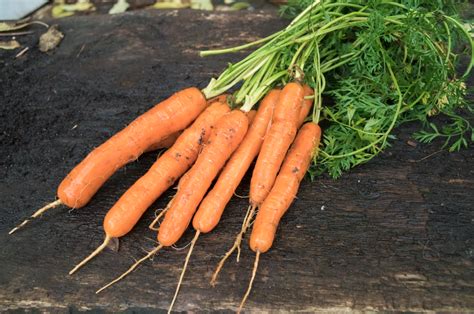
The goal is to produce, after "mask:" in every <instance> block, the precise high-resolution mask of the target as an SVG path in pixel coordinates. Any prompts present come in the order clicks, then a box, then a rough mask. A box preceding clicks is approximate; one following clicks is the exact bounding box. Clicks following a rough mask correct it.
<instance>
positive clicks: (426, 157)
mask: <svg viewBox="0 0 474 314" xmlns="http://www.w3.org/2000/svg"><path fill="white" fill-rule="evenodd" d="M443 151H444V149H440V150H438V151H436V152H434V153H431V154H429V155H428V156H425V157H423V158H421V159H419V160H415V162H420V161H423V160H425V159H428V158H430V157H433V156H434V155H436V154H439V153H441V152H443Z"/></svg>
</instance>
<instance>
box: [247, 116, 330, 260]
mask: <svg viewBox="0 0 474 314" xmlns="http://www.w3.org/2000/svg"><path fill="white" fill-rule="evenodd" d="M320 139H321V129H320V127H319V126H318V125H317V124H315V123H312V122H309V123H306V124H305V125H304V126H303V127H302V128H301V130H300V131H299V132H298V135H297V137H296V139H295V141H294V143H293V145H292V147H291V149H290V151H289V152H288V155H287V157H286V158H285V162H284V163H283V165H282V167H281V170H280V173H279V174H278V177H277V179H276V180H275V184H274V186H273V188H272V190H271V192H270V193H269V195H268V196H267V198H266V199H265V201H264V202H263V203H262V205H261V206H260V209H259V211H258V214H257V218H256V219H255V222H254V224H253V229H252V234H251V236H250V248H251V249H252V250H253V251H254V252H260V253H265V252H267V251H268V250H269V249H270V247H271V246H272V243H273V240H274V238H275V234H276V230H277V227H278V224H279V222H280V219H281V217H282V216H283V215H284V214H285V212H286V211H287V210H288V208H289V207H290V205H291V203H292V202H293V200H294V198H295V196H296V194H297V192H298V188H299V186H300V183H301V180H302V179H303V177H304V175H305V173H306V171H307V170H308V167H309V165H310V162H311V159H312V157H313V154H314V153H315V152H316V150H317V148H318V146H319V142H320Z"/></svg>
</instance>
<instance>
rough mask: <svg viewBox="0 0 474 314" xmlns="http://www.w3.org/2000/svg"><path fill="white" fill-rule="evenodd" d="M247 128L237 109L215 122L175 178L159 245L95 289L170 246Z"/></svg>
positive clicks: (241, 113)
mask: <svg viewBox="0 0 474 314" xmlns="http://www.w3.org/2000/svg"><path fill="white" fill-rule="evenodd" d="M247 128H248V118H247V116H246V114H244V113H243V112H241V111H240V110H234V111H232V112H230V113H228V114H226V115H224V116H223V117H222V118H221V119H220V120H219V121H218V122H217V123H216V126H215V127H214V129H213V131H212V134H211V136H210V137H209V139H208V141H207V142H206V143H205V145H204V147H203V149H202V152H201V153H200V154H199V156H198V158H197V160H196V162H195V163H194V165H193V166H192V168H191V169H190V170H189V171H188V172H187V173H186V174H185V175H184V176H183V177H181V179H180V181H179V184H178V191H177V193H176V195H175V196H174V197H173V199H172V200H171V203H170V206H169V209H168V211H167V212H166V215H165V218H164V220H163V222H162V223H161V225H160V229H159V232H158V242H159V245H158V246H157V247H156V248H155V249H154V250H152V251H151V252H149V253H148V254H147V255H146V256H145V257H143V258H142V259H140V260H139V261H138V262H136V263H135V264H133V265H132V266H131V267H130V268H129V269H128V270H127V271H126V272H125V273H123V274H122V275H121V276H119V277H118V278H116V279H115V280H113V281H112V282H110V283H109V284H107V285H106V286H104V287H103V288H101V289H99V290H98V291H97V292H100V291H102V290H104V289H105V288H107V287H109V286H110V285H112V284H114V283H116V282H118V281H119V280H121V279H122V278H124V277H125V276H126V275H127V274H129V273H130V272H131V271H133V270H134V269H135V268H136V267H137V266H138V265H139V264H140V263H141V262H143V261H144V260H146V259H148V258H149V257H151V256H152V255H153V254H155V253H156V252H157V251H158V250H160V249H161V248H162V247H164V246H171V245H173V244H175V243H176V242H177V241H178V240H179V238H181V236H182V235H183V233H184V231H185V230H186V228H187V226H188V225H189V223H190V221H191V218H192V216H193V214H194V212H195V210H196V208H197V207H198V205H199V203H200V202H201V200H202V198H203V197H204V194H205V193H206V192H207V190H208V189H209V187H210V185H211V183H212V181H213V179H214V178H215V177H216V176H217V174H218V173H219V171H220V170H221V169H222V167H223V166H224V164H225V162H226V161H227V159H229V157H230V155H231V154H232V152H233V151H234V150H235V149H236V148H237V147H238V145H239V144H240V142H241V141H242V139H243V137H244V136H245V133H246V132H247ZM198 236H199V232H197V233H196V236H195V238H194V240H193V242H192V245H191V248H190V252H192V248H193V247H194V243H195V242H196V241H197V237H198ZM189 254H190V253H189ZM188 260H189V258H187V259H186V262H185V267H184V268H183V272H182V274H181V277H180V278H181V279H180V282H181V281H182V278H183V276H184V270H185V269H186V265H187V262H188ZM178 290H179V284H178V288H177V290H176V293H175V296H174V298H173V302H172V304H171V306H170V309H171V308H172V306H173V304H174V301H175V300H176V296H177V293H178Z"/></svg>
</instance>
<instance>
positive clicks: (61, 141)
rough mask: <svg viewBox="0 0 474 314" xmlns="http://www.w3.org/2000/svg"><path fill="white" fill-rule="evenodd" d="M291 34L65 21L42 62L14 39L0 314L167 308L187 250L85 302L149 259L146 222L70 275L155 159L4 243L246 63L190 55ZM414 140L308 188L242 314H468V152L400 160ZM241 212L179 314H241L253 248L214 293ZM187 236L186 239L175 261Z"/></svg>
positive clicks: (30, 41)
mask: <svg viewBox="0 0 474 314" xmlns="http://www.w3.org/2000/svg"><path fill="white" fill-rule="evenodd" d="M285 23H286V21H283V20H280V19H279V18H278V17H277V15H276V12H275V11H255V12H252V13H248V12H237V13H203V12H199V11H188V10H183V11H179V12H178V11H163V12H156V11H142V12H133V13H127V14H123V15H118V16H83V17H71V18H66V19H63V20H60V22H59V25H60V29H61V30H62V31H63V32H64V33H65V35H66V36H65V38H64V40H63V42H62V43H61V45H60V47H59V48H58V49H57V50H56V51H54V52H53V53H51V54H42V53H40V52H39V51H38V49H37V47H36V41H37V35H29V36H28V37H22V38H20V39H19V40H20V41H21V42H22V43H24V44H27V45H29V46H30V47H31V48H30V50H29V51H28V52H27V53H26V54H25V55H24V56H23V57H20V58H18V59H15V58H14V55H15V52H0V69H1V71H0V107H1V108H0V143H1V144H0V145H1V146H0V147H1V154H0V178H1V180H0V195H1V203H0V311H1V312H5V311H7V310H10V311H13V310H17V309H18V310H20V311H28V310H39V311H53V312H56V311H58V312H68V311H71V312H74V311H79V310H80V311H104V312H113V311H119V310H120V311H124V312H128V313H131V312H135V311H138V312H156V311H158V310H162V311H164V310H165V309H167V307H168V305H169V302H170V301H171V298H172V294H173V292H174V289H175V286H176V282H177V279H178V277H179V273H180V270H181V267H182V265H183V260H184V257H185V255H186V253H187V250H186V249H167V250H164V251H162V252H160V253H159V254H158V255H157V256H156V257H155V258H154V259H153V261H148V262H146V263H145V264H144V265H143V266H142V267H140V268H139V269H138V270H137V271H136V272H135V273H133V274H132V275H131V276H129V277H128V279H127V280H125V281H123V282H122V283H120V284H118V285H117V286H115V287H114V288H112V289H110V290H109V291H106V292H104V293H103V294H101V295H98V296H97V295H95V294H94V291H95V290H96V289H97V288H99V287H100V286H101V285H102V284H104V283H106V282H107V281H109V280H111V279H112V278H114V277H115V276H116V275H117V274H119V273H120V272H121V271H123V270H125V269H126V268H127V267H128V265H129V264H130V263H131V262H132V261H133V258H138V257H140V256H142V254H143V250H144V249H150V248H152V247H153V246H154V244H155V243H154V242H153V240H154V239H155V237H156V234H155V233H154V232H151V231H149V230H148V229H147V225H148V223H149V222H150V220H151V219H152V218H153V210H150V211H149V212H148V213H147V214H146V215H145V217H144V219H142V221H141V222H140V223H139V225H138V226H137V227H136V228H135V229H134V231H133V232H132V233H130V234H129V235H127V236H126V237H124V238H123V239H122V241H121V244H120V250H119V252H113V251H110V250H107V251H105V252H104V253H103V254H102V255H101V256H100V257H97V258H96V259H94V260H93V261H92V262H91V263H90V264H89V265H88V266H86V267H84V268H83V269H82V270H81V271H80V272H78V273H77V274H76V275H74V276H68V275H67V273H68V271H69V270H70V269H71V267H72V266H73V265H74V264H75V263H77V262H78V261H79V260H81V259H82V258H83V257H84V256H85V255H86V254H89V252H90V251H91V250H93V249H94V248H95V247H96V246H97V245H98V244H99V243H100V242H101V241H102V239H103V231H102V219H103V217H104V214H105V212H106V211H107V210H108V209H109V208H110V207H111V206H112V205H113V203H114V202H115V201H116V200H117V199H118V198H119V196H120V195H121V194H122V193H123V192H124V191H125V190H126V189H127V187H129V186H130V185H131V184H132V183H133V182H134V181H135V180H136V179H137V178H139V177H140V175H142V174H143V173H144V172H145V171H146V170H147V168H148V167H149V166H150V165H151V164H152V163H153V161H154V160H155V158H156V155H157V153H148V154H145V155H144V156H143V157H141V158H140V159H139V160H138V161H137V162H135V163H132V164H130V165H128V166H127V167H126V168H125V169H122V170H120V171H119V172H118V173H117V174H115V175H114V176H113V177H112V178H111V179H110V180H109V181H108V182H107V183H106V184H105V185H104V187H103V188H102V189H101V190H100V191H99V193H98V194H97V195H96V197H94V199H93V200H92V201H91V202H90V204H89V205H88V206H87V207H85V208H82V209H77V210H74V211H69V210H68V209H66V208H64V207H63V208H58V209H55V210H52V211H51V212H49V213H48V214H45V215H44V216H43V217H42V218H41V219H39V220H37V221H35V222H34V223H31V224H30V225H29V226H28V227H27V228H25V229H24V230H22V231H20V232H18V233H17V234H15V235H13V236H8V235H7V232H8V231H9V230H10V228H11V227H12V226H13V225H15V224H16V223H18V222H19V221H20V220H21V219H22V218H23V217H25V216H26V215H28V214H30V213H31V212H32V211H33V210H35V209H37V208H38V207H40V206H42V205H44V204H46V203H48V202H50V201H52V200H54V199H55V191H56V187H57V185H58V184H59V182H60V181H61V179H62V178H63V177H64V176H65V175H66V174H67V172H68V171H69V170H70V169H71V168H72V167H73V166H74V165H75V164H77V163H78V162H79V161H80V160H81V159H82V158H84V156H85V155H86V154H87V153H88V152H89V151H90V150H91V149H92V148H94V147H95V146H97V145H99V144H100V143H101V142H103V141H105V140H106V139H107V138H108V137H110V136H111V135H112V134H114V133H115V132H117V131H118V130H120V129H121V128H123V127H124V126H125V125H126V124H127V123H129V122H130V121H131V120H133V119H134V118H135V117H136V116H137V115H138V114H140V113H142V112H144V111H146V110H147V109H148V108H150V107H151V106H152V105H153V104H154V103H157V102H158V101H160V100H162V99H164V98H166V97H167V96H169V95H170V94H171V93H173V92H175V91H177V90H179V89H181V88H183V87H186V86H194V85H197V86H199V87H204V86H205V85H206V83H207V81H208V80H209V79H210V78H211V77H212V76H214V75H216V74H218V73H219V72H220V71H221V70H222V69H223V68H224V67H225V65H226V64H227V62H229V61H235V60H238V59H239V58H241V57H242V56H243V55H244V54H235V55H227V56H218V57H211V58H200V57H198V55H197V52H198V50H200V49H207V48H223V47H227V46H232V45H237V44H241V43H245V42H248V41H250V40H255V39H257V38H260V37H261V36H264V35H267V34H270V33H271V32H273V31H275V30H278V29H280V28H281V27H282V26H284V25H285ZM472 83H473V82H472V77H471V80H470V86H471V87H472V85H473V84H472ZM471 100H472V97H471ZM417 128H419V125H418V124H416V123H413V124H409V125H405V126H403V127H402V128H400V129H399V130H397V131H396V135H397V137H398V139H397V140H396V141H394V142H393V147H391V148H389V149H387V150H386V152H384V153H383V154H382V155H380V156H379V157H377V158H375V159H373V160H372V161H371V162H370V163H368V164H365V165H362V166H359V167H358V168H356V169H354V170H353V171H351V172H349V173H347V174H345V175H344V176H343V177H342V178H341V179H339V180H337V181H334V180H332V179H330V178H328V177H325V176H324V177H321V178H318V179H317V180H316V181H315V182H313V183H311V182H310V181H309V180H308V179H305V180H304V181H303V183H302V186H301V190H300V193H299V195H298V199H297V200H296V201H295V202H294V204H293V206H292V207H291V209H290V210H289V211H288V213H287V214H286V216H285V217H284V218H283V220H282V222H281V225H280V227H279V230H278V235H277V238H276V241H275V243H274V247H273V248H272V249H271V250H270V251H269V252H268V253H267V254H264V255H262V258H261V263H260V267H259V272H258V275H257V278H256V280H255V284H254V289H253V292H252V295H251V296H250V298H249V300H248V304H247V307H246V309H247V310H252V311H255V312H261V311H276V310H281V311H290V310H295V311H307V312H313V311H316V310H322V311H327V310H330V309H334V310H337V311H343V310H347V309H353V310H370V309H375V310H403V311H407V310H413V311H419V310H455V311H469V310H471V311H473V310H474V268H473V265H472V264H473V262H474V212H473V211H472V208H473V205H474V163H473V157H474V148H470V149H465V150H462V151H461V152H457V153H452V154H449V153H447V152H446V151H441V146H442V143H441V142H435V143H433V144H430V145H424V144H419V143H418V144H417V145H416V146H414V145H413V143H411V145H409V144H408V143H407V142H408V141H409V140H410V135H411V134H412V133H413V131H414V130H416V129H417ZM248 186H249V177H248V176H247V177H246V178H245V180H244V181H243V183H242V185H241V186H240V187H239V189H238V191H237V192H238V194H239V195H246V194H248ZM172 194H173V191H168V192H167V193H166V194H165V195H164V196H163V197H161V198H160V199H159V200H158V201H157V202H156V203H155V204H154V205H153V208H152V209H156V208H162V207H164V206H165V205H166V203H167V201H168V200H169V198H170V196H171V195H172ZM246 206H247V200H246V199H241V198H237V197H236V198H235V199H234V200H232V202H231V203H230V205H229V206H228V208H227V211H226V212H225V214H224V216H223V218H222V221H221V224H220V225H219V226H218V227H217V228H216V230H215V231H214V232H212V233H210V234H207V235H203V236H201V237H200V239H199V242H198V243H197V245H196V247H195V250H194V254H193V256H192V259H191V261H190V263H189V269H188V272H187V274H186V277H185V280H184V283H183V286H182V289H181V293H180V295H179V298H178V300H177V303H176V306H175V310H177V311H188V310H189V311H202V312H207V311H211V310H214V311H228V312H230V311H234V310H235V309H236V307H237V306H238V303H239V301H240V298H241V297H242V295H243V294H244V291H245V289H246V286H247V284H248V280H249V276H250V272H251V267H252V265H253V260H254V254H253V253H252V252H251V251H250V250H249V249H248V246H247V245H246V244H244V246H243V251H242V255H241V261H240V263H238V264H237V263H235V259H234V258H233V259H232V260H230V261H229V262H228V264H227V265H226V267H225V268H224V270H223V272H222V274H221V277H220V281H219V283H218V285H217V287H216V288H211V287H210V286H209V283H208V282H209V279H210V275H211V273H212V271H213V270H214V267H215V265H216V263H217V262H218V260H219V259H220V257H221V256H222V255H223V253H224V252H225V251H226V250H227V248H228V247H229V246H230V245H231V242H232V241H233V238H234V236H235V234H236V233H237V232H238V230H239V228H240V223H241V221H242V218H243V216H244V211H245V209H246ZM192 236H193V232H192V231H191V230H189V231H188V232H187V233H186V234H185V236H184V238H183V239H182V240H181V241H179V243H178V247H184V246H185V245H186V244H187V243H189V241H190V240H191V238H192Z"/></svg>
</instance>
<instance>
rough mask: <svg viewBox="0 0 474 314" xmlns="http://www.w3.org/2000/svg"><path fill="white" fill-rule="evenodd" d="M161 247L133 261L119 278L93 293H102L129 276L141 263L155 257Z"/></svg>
mask: <svg viewBox="0 0 474 314" xmlns="http://www.w3.org/2000/svg"><path fill="white" fill-rule="evenodd" d="M162 247H163V245H161V244H160V245H158V246H157V247H155V248H154V249H153V250H151V251H150V252H148V253H147V255H145V256H144V257H142V258H141V259H139V260H138V261H135V263H134V264H133V265H132V266H130V268H129V269H128V270H127V271H126V272H124V273H123V274H121V275H120V276H118V277H117V278H115V279H114V280H112V281H111V282H109V283H108V284H106V285H105V286H103V287H102V288H100V289H99V290H97V291H96V292H95V294H99V293H100V292H102V291H104V290H105V289H107V288H108V287H110V286H112V285H113V284H115V283H117V282H119V281H120V280H122V279H123V278H124V277H126V276H127V275H128V274H130V273H131V272H132V271H134V270H135V268H137V267H138V265H140V264H141V263H143V262H144V261H146V260H147V259H149V258H150V257H152V256H153V255H155V254H156V253H157V252H158V251H159V250H161V248H162Z"/></svg>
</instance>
